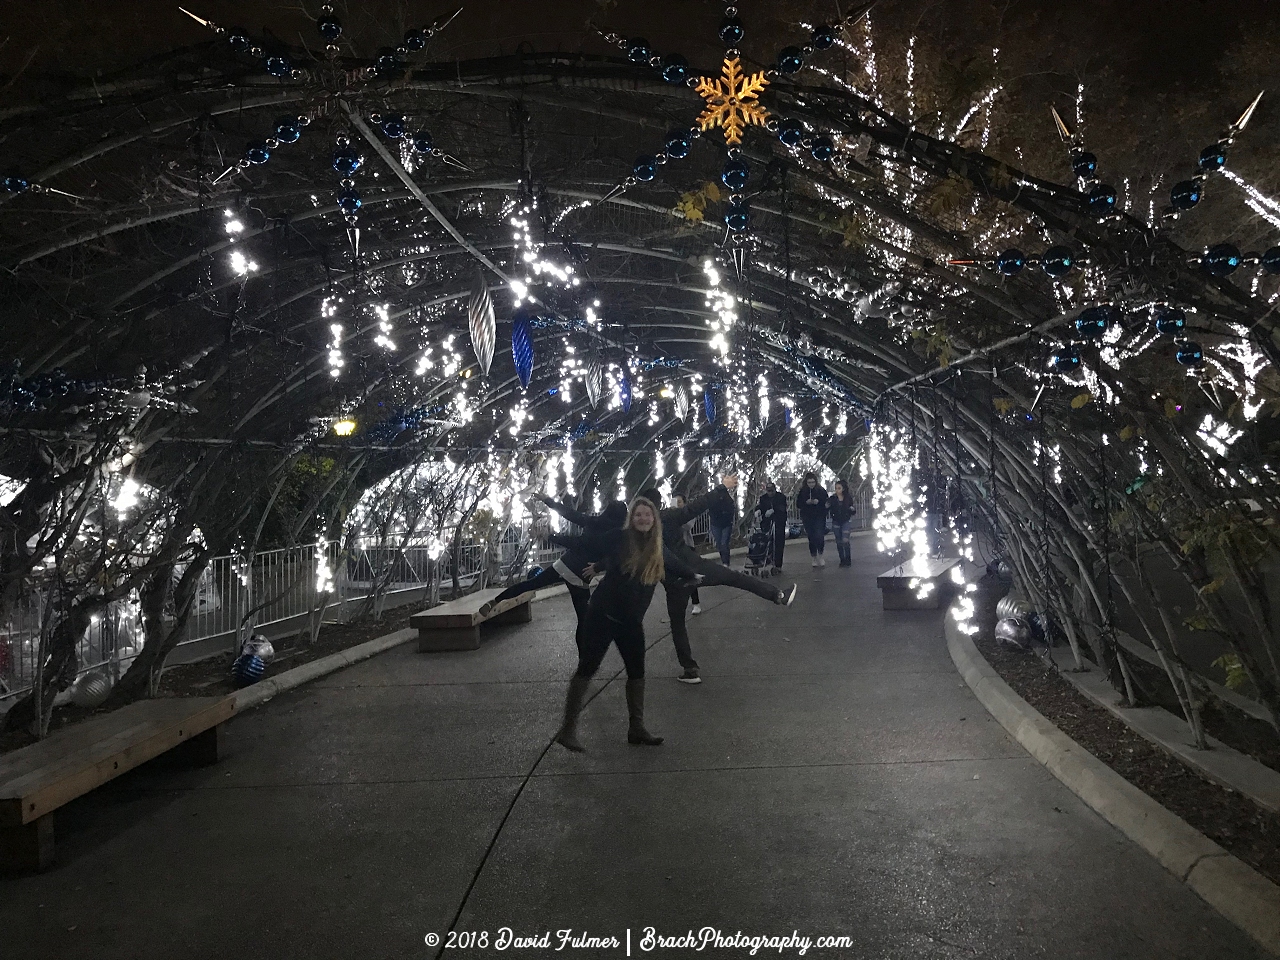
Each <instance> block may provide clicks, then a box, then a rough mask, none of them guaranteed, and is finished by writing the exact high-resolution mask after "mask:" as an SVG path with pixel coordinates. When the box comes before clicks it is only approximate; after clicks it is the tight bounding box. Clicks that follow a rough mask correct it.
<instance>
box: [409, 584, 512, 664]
mask: <svg viewBox="0 0 1280 960" xmlns="http://www.w3.org/2000/svg"><path fill="white" fill-rule="evenodd" d="M501 592H502V590H500V589H498V588H493V589H490V590H480V591H477V592H476V593H472V594H468V595H467V596H465V597H460V598H459V599H457V600H450V601H449V602H448V603H442V604H440V606H438V607H432V608H431V609H430V610H423V611H422V612H421V613H415V614H414V615H413V616H411V617H410V618H409V626H411V627H414V628H415V629H416V630H417V631H418V651H419V652H420V653H438V652H440V651H444V650H478V649H479V648H480V624H482V623H528V622H529V621H530V620H532V619H533V598H534V596H535V595H536V594H535V592H534V591H532V590H531V591H529V592H528V593H522V594H520V596H518V597H512V598H511V599H510V600H503V601H502V602H501V603H499V604H498V605H497V606H495V607H494V608H493V609H492V610H490V611H489V614H488V616H481V615H480V607H481V606H482V605H483V604H485V603H488V602H489V601H490V600H492V599H493V598H494V597H496V596H497V595H498V594H500V593H501Z"/></svg>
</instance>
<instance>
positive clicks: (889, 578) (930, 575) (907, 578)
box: [876, 557, 963, 610]
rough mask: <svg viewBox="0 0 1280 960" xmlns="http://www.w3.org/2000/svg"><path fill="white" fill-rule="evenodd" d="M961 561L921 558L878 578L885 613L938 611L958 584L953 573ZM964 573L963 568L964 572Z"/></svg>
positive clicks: (943, 558)
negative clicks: (886, 611) (888, 611)
mask: <svg viewBox="0 0 1280 960" xmlns="http://www.w3.org/2000/svg"><path fill="white" fill-rule="evenodd" d="M960 563H961V560H960V558H959V557H942V558H939V559H936V560H927V559H924V558H922V557H917V558H914V559H911V560H908V561H906V562H905V563H900V564H898V565H897V566H896V567H894V568H893V569H892V570H886V571H885V572H884V573H882V574H880V576H878V577H876V586H877V587H879V588H880V601H881V604H882V606H883V609H885V610H937V609H938V608H940V607H941V606H942V598H943V597H944V596H945V595H949V594H950V593H951V592H952V590H951V589H950V588H951V586H952V584H953V583H954V582H955V581H954V580H953V579H952V578H953V576H954V575H953V574H952V573H951V571H952V570H953V569H955V568H957V567H959V565H960ZM961 569H963V568H961Z"/></svg>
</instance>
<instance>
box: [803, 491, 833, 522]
mask: <svg viewBox="0 0 1280 960" xmlns="http://www.w3.org/2000/svg"><path fill="white" fill-rule="evenodd" d="M796 509H797V510H799V511H800V519H801V520H803V521H804V522H805V523H817V522H819V521H825V520H826V519H827V491H826V490H825V489H824V488H823V486H822V484H820V483H819V484H817V485H816V486H814V488H813V489H812V490H810V489H809V487H808V486H801V487H800V492H799V493H797V494H796Z"/></svg>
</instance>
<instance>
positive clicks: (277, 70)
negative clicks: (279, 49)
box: [263, 57, 293, 77]
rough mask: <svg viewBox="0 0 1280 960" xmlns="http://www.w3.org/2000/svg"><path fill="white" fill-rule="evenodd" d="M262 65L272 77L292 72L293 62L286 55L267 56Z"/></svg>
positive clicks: (287, 74)
mask: <svg viewBox="0 0 1280 960" xmlns="http://www.w3.org/2000/svg"><path fill="white" fill-rule="evenodd" d="M263 66H264V67H265V68H266V71H267V73H269V74H271V75H272V76H273V77H287V76H289V74H290V73H292V72H293V63H292V62H291V61H290V60H289V58H288V57H267V62H266V63H265V64H263Z"/></svg>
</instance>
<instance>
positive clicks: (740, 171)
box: [720, 160, 751, 193]
mask: <svg viewBox="0 0 1280 960" xmlns="http://www.w3.org/2000/svg"><path fill="white" fill-rule="evenodd" d="M750 177H751V168H750V167H748V166H747V162H746V161H745V160H730V161H729V162H728V163H726V164H725V165H724V169H723V170H721V171H720V182H721V183H723V184H724V185H725V186H726V187H728V188H729V189H730V190H732V191H734V192H735V193H737V192H738V191H739V190H741V189H742V188H743V187H745V186H746V185H747V180H748V179H750Z"/></svg>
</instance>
